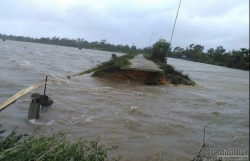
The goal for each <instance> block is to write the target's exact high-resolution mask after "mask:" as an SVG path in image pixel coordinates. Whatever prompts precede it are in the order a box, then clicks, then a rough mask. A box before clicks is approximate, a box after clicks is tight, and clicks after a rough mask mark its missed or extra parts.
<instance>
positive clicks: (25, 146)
mask: <svg viewBox="0 0 250 161" xmlns="http://www.w3.org/2000/svg"><path fill="white" fill-rule="evenodd" d="M0 126H1V125H0ZM4 132H5V131H4V130H0V134H2V133H4ZM117 148H118V147H117V146H113V147H111V148H104V147H102V146H101V145H100V139H97V140H95V141H90V142H87V141H84V140H82V139H79V140H77V141H75V142H74V143H71V142H70V141H69V140H67V139H66V136H65V133H60V132H58V133H56V134H54V135H52V136H50V137H47V136H35V137H34V136H28V135H27V134H20V133H17V131H15V130H13V131H12V132H11V133H10V134H9V135H8V136H5V137H3V136H1V135H0V160H1V161H17V160H18V161H27V160H30V161H50V160H51V161H62V160H67V161H68V160H69V161H75V160H77V161H97V160H98V161H106V160H110V158H109V159H108V157H107V153H108V152H109V151H111V150H113V149H117ZM121 158H122V157H121V156H120V155H119V156H118V157H117V158H112V159H113V160H120V159H121Z"/></svg>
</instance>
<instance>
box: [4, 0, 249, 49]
mask: <svg viewBox="0 0 250 161" xmlns="http://www.w3.org/2000/svg"><path fill="white" fill-rule="evenodd" d="M178 5H179V0H0V33H1V34H7V35H10V34H12V35H18V36H30V37H37V38H40V37H54V36H57V37H61V38H62V37H66V38H74V39H76V38H84V39H85V40H87V41H100V40H101V39H105V40H106V41H107V42H109V43H112V44H123V45H126V44H128V45H129V46H131V45H132V44H133V43H134V44H135V45H136V46H137V47H139V48H141V47H146V46H148V45H149V44H151V45H152V44H153V43H155V42H156V41H157V40H159V38H161V37H162V38H164V39H166V40H167V41H169V40H170V36H171V32H172V28H173V25H174V20H175V16H176V12H177V9H178ZM151 36H152V40H151V42H150V39H151ZM192 43H194V44H200V45H203V46H205V48H206V49H209V48H210V47H213V48H216V47H217V46H223V47H224V48H225V49H227V51H228V50H232V49H236V50H238V49H240V48H243V47H245V48H249V0H182V3H181V7H180V11H179V16H178V20H177V23H176V28H175V32H174V35H173V39H172V46H173V47H176V46H180V47H183V48H185V47H187V46H189V45H190V44H192Z"/></svg>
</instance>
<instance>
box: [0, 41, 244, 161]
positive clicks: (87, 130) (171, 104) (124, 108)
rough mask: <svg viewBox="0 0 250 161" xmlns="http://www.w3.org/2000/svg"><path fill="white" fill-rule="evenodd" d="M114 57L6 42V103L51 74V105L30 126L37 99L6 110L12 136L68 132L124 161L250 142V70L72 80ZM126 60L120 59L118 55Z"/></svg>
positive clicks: (204, 68) (1, 96)
mask: <svg viewBox="0 0 250 161" xmlns="http://www.w3.org/2000/svg"><path fill="white" fill-rule="evenodd" d="M111 54H112V52H105V51H97V50H87V49H82V50H79V49H77V48H70V47H62V46H55V45H43V44H35V43H25V42H15V41H5V42H0V73H1V76H0V102H1V103H2V102H3V101H5V100H6V99H8V98H9V97H11V96H12V95H13V94H15V93H16V92H18V91H20V90H21V89H23V88H26V87H28V86H30V85H33V84H36V83H39V82H41V81H43V80H44V79H45V76H46V75H48V77H49V79H56V81H54V82H52V83H49V84H48V85H47V93H46V94H47V95H48V96H49V97H50V98H51V99H52V100H54V104H53V106H52V107H49V108H46V109H45V110H42V111H41V112H40V119H39V120H36V121H33V122H29V120H28V119H27V115H28V108H29V104H30V102H31V98H30V96H31V93H35V92H37V93H40V94H43V88H39V89H36V90H35V91H33V92H31V93H29V94H27V95H25V96H23V97H21V98H20V99H18V100H17V101H16V103H14V104H12V105H10V106H9V107H8V108H6V109H5V110H3V111H1V112H0V124H3V128H4V129H7V132H10V131H11V130H13V129H14V128H15V127H18V130H19V131H20V132H26V133H29V134H34V135H38V134H44V135H51V134H52V133H53V132H56V131H58V130H69V132H68V137H69V138H70V139H73V140H74V139H75V138H79V137H83V138H85V139H87V140H93V139H95V138H97V137H101V140H102V143H103V144H105V145H117V146H118V147H119V148H118V149H117V150H115V151H114V152H115V153H116V154H120V155H122V156H123V160H126V161H129V160H141V161H144V160H163V161H164V160H172V161H175V160H176V161H177V160H191V159H193V158H194V157H195V156H196V155H197V154H198V151H199V148H200V146H201V143H202V141H203V128H204V126H206V125H207V124H208V123H210V122H212V121H214V122H213V123H212V124H211V125H210V126H209V127H208V128H207V133H206V136H208V138H207V141H208V142H212V143H216V144H217V145H221V144H223V143H224V142H226V141H228V140H230V139H231V138H233V137H234V136H238V138H237V140H236V141H234V142H233V143H232V146H233V147H245V146H248V142H249V72H248V71H242V70H236V69H230V68H225V67H219V66H214V65H208V64H202V63H196V62H190V61H185V60H178V59H172V58H169V59H168V63H169V64H171V65H173V66H174V67H175V68H177V69H179V70H183V72H184V73H185V74H188V75H189V76H190V78H192V79H193V80H194V81H195V82H196V83H197V84H198V85H197V86H194V87H192V86H191V87H189V86H177V87H175V86H171V85H162V86H146V85H141V84H134V83H131V82H124V83H122V82H114V81H109V80H105V79H100V78H93V77H90V75H84V76H76V77H72V78H71V79H67V78H66V77H65V76H66V75H70V74H76V73H79V72H81V71H84V70H86V69H88V68H90V67H93V66H95V65H97V64H99V63H101V62H103V61H106V60H109V59H110V57H111ZM116 54H117V55H122V54H121V53H116Z"/></svg>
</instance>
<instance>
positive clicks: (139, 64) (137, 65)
mask: <svg viewBox="0 0 250 161" xmlns="http://www.w3.org/2000/svg"><path fill="white" fill-rule="evenodd" d="M129 61H130V62H131V65H129V66H127V67H124V68H122V69H134V70H142V71H149V72H157V73H164V70H162V69H160V68H159V66H158V65H156V64H155V63H154V62H152V61H150V60H147V59H146V58H144V57H143V55H142V54H139V55H137V56H136V57H134V58H133V59H131V60H129Z"/></svg>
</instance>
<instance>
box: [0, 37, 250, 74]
mask: <svg viewBox="0 0 250 161" xmlns="http://www.w3.org/2000/svg"><path fill="white" fill-rule="evenodd" d="M0 39H3V40H15V41H25V42H34V43H43V44H53V45H61V46H69V47H76V48H79V49H82V48H85V49H95V50H103V51H111V52H122V53H129V52H136V53H144V56H145V57H146V58H151V60H154V61H161V60H163V59H162V57H163V56H164V55H167V57H173V58H178V59H186V60H190V61H195V62H201V63H207V64H213V65H220V66H225V67H230V68H236V69H243V70H249V48H248V49H247V48H241V49H240V50H233V51H229V52H227V51H226V50H225V49H224V48H223V47H222V46H218V47H217V48H216V49H213V48H210V49H209V50H207V51H206V52H204V46H202V45H195V44H191V45H189V46H188V47H186V49H184V48H182V47H179V46H178V47H175V48H173V47H171V44H169V43H168V42H166V40H164V39H160V40H159V41H157V42H156V43H155V44H154V45H153V46H152V47H144V48H137V47H136V46H135V45H134V44H133V45H131V47H130V46H129V45H121V44H119V45H114V44H110V43H108V42H107V41H106V40H105V39H102V40H101V41H99V42H98V41H94V42H88V41H87V40H84V39H83V38H77V39H68V38H60V37H56V36H54V37H52V38H49V37H47V38H45V37H41V38H31V37H24V36H13V35H5V34H1V33H0ZM156 53H157V54H156ZM164 61H165V60H164ZM161 63H164V62H161Z"/></svg>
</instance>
